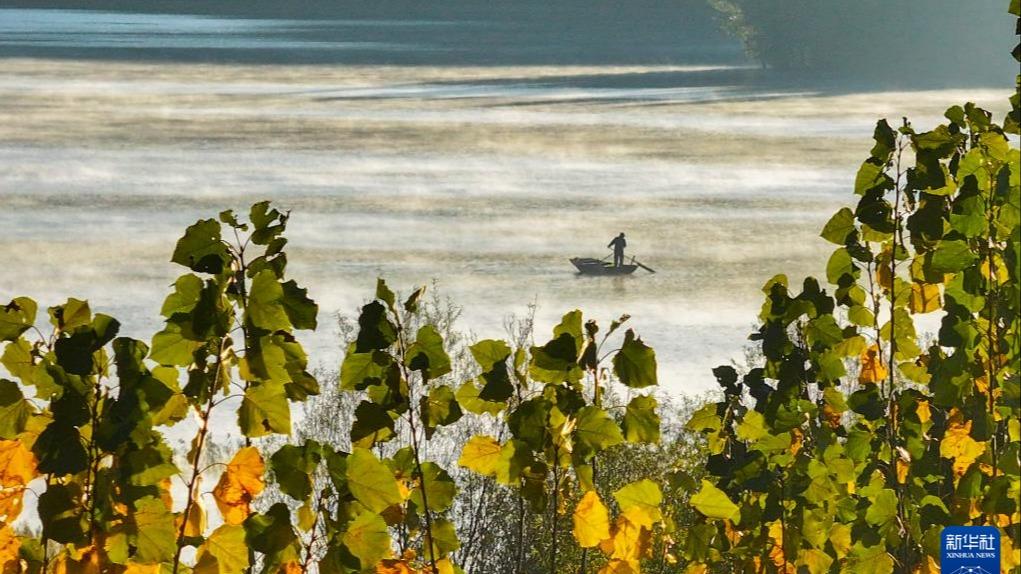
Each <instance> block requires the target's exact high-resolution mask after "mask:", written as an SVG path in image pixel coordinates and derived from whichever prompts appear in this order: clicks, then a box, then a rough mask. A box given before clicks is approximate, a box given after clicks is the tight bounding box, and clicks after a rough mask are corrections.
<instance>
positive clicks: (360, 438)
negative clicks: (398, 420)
mask: <svg viewBox="0 0 1021 574" xmlns="http://www.w3.org/2000/svg"><path fill="white" fill-rule="evenodd" d="M393 437H394V419H393V417H391V416H390V411H389V410H387V409H386V407H383V406H381V405H377V404H376V403H374V402H371V401H362V402H360V403H358V407H357V408H356V409H355V421H354V424H352V425H351V444H353V445H354V446H361V447H366V448H368V447H371V446H373V445H375V444H376V443H381V442H386V441H388V440H390V439H392V438H393Z"/></svg>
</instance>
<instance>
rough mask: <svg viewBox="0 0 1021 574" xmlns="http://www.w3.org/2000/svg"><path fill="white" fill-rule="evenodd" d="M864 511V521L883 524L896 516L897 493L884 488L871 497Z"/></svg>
mask: <svg viewBox="0 0 1021 574" xmlns="http://www.w3.org/2000/svg"><path fill="white" fill-rule="evenodd" d="M870 502H871V504H869V508H868V510H867V511H865V521H866V522H868V523H869V524H871V525H873V526H880V527H881V526H885V525H886V524H887V523H889V522H891V521H892V520H894V519H895V518H897V493H896V492H894V491H893V490H891V489H889V488H884V489H882V490H880V491H879V493H878V494H877V495H876V496H875V498H873V499H872V500H871V501H870Z"/></svg>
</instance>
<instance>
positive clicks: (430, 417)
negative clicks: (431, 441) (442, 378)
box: [419, 385, 462, 439]
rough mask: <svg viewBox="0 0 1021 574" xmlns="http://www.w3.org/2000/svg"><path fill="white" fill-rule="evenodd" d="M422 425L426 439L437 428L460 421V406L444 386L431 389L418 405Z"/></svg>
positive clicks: (449, 390)
mask: <svg viewBox="0 0 1021 574" xmlns="http://www.w3.org/2000/svg"><path fill="white" fill-rule="evenodd" d="M419 410H420V412H421V415H422V424H424V425H425V436H426V438H427V439H428V438H432V434H433V432H434V431H435V430H436V428H437V427H441V426H446V425H449V424H453V423H455V422H457V421H458V420H460V419H461V415H462V413H461V405H459V404H458V402H457V399H456V398H455V397H454V391H453V390H451V388H450V387H448V386H446V385H440V386H438V387H433V388H432V389H430V390H429V395H428V396H424V397H422V400H421V404H420V409H419Z"/></svg>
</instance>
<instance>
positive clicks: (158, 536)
mask: <svg viewBox="0 0 1021 574" xmlns="http://www.w3.org/2000/svg"><path fill="white" fill-rule="evenodd" d="M133 518H134V527H135V546H136V548H137V550H136V554H135V557H136V558H137V560H138V561H139V562H165V561H167V560H170V559H171V558H173V557H174V552H175V551H176V550H177V529H176V528H175V527H174V515H173V513H171V512H170V511H169V510H167V506H166V504H164V503H163V501H162V500H160V499H159V498H156V497H154V496H147V497H145V498H142V499H140V500H137V501H135V513H134V515H133Z"/></svg>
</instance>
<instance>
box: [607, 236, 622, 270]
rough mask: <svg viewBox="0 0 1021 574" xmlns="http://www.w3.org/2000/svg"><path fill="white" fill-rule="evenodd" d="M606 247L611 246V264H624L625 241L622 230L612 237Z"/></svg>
mask: <svg viewBox="0 0 1021 574" xmlns="http://www.w3.org/2000/svg"><path fill="white" fill-rule="evenodd" d="M607 247H612V248H613V266H614V267H620V266H622V265H624V248H625V247H627V241H626V240H625V239H624V232H623V231H622V232H621V233H620V235H618V236H617V237H614V238H613V240H612V241H610V243H609V244H608V245H607Z"/></svg>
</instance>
